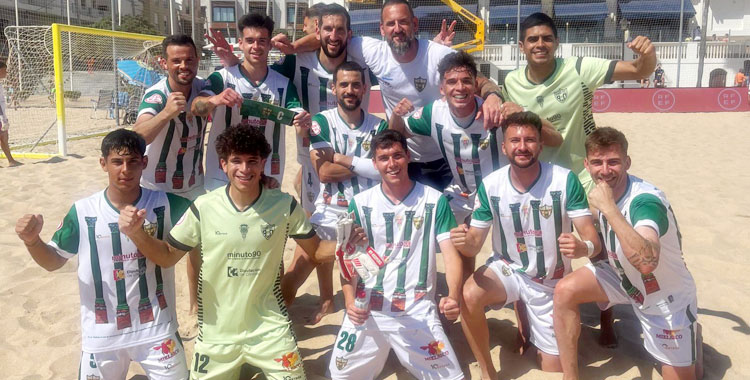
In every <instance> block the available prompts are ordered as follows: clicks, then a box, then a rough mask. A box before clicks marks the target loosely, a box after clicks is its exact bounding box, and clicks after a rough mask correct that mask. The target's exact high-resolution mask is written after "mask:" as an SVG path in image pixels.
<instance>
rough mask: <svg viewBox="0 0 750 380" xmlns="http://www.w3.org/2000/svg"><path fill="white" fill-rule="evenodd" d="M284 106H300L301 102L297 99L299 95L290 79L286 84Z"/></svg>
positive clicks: (289, 107) (290, 107)
mask: <svg viewBox="0 0 750 380" xmlns="http://www.w3.org/2000/svg"><path fill="white" fill-rule="evenodd" d="M284 107H285V108H287V109H292V108H302V103H300V101H299V95H297V87H296V86H295V85H294V83H293V82H292V80H291V79H290V80H289V83H288V84H287V85H286V97H285V98H284Z"/></svg>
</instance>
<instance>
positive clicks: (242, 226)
mask: <svg viewBox="0 0 750 380" xmlns="http://www.w3.org/2000/svg"><path fill="white" fill-rule="evenodd" d="M248 230H249V227H248V225H247V224H244V223H243V224H240V234H241V235H242V240H245V238H246V237H247V231H248Z"/></svg>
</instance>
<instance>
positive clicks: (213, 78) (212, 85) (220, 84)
mask: <svg viewBox="0 0 750 380" xmlns="http://www.w3.org/2000/svg"><path fill="white" fill-rule="evenodd" d="M222 91H224V77H222V76H221V73H220V72H218V71H214V72H213V73H211V75H209V76H208V78H206V83H205V85H204V86H203V89H202V90H201V93H204V94H211V95H216V94H221V92H222Z"/></svg>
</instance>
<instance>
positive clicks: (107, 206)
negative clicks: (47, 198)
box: [49, 188, 190, 353]
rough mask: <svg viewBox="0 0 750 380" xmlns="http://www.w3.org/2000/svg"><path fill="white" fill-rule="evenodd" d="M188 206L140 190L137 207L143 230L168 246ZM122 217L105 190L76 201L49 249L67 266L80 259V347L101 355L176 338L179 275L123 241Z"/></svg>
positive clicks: (171, 197) (185, 202)
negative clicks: (143, 212)
mask: <svg viewBox="0 0 750 380" xmlns="http://www.w3.org/2000/svg"><path fill="white" fill-rule="evenodd" d="M189 205H190V202H189V201H188V200H186V199H185V198H182V197H179V196H177V195H173V194H170V193H164V192H161V191H153V190H149V189H146V188H141V196H140V198H138V200H137V201H136V202H135V207H137V208H138V209H145V210H146V221H145V223H144V227H143V228H144V229H145V230H146V232H148V233H150V234H151V235H152V236H154V237H156V238H157V239H164V238H165V237H166V234H167V233H168V232H169V230H170V229H171V228H172V226H173V225H174V224H175V223H176V222H177V221H178V220H179V219H180V217H181V216H182V214H183V213H184V212H185V210H187V208H188V207H189ZM119 217H120V213H119V211H118V210H117V209H116V208H115V207H114V206H113V205H112V204H111V203H110V202H109V199H107V193H106V190H103V191H100V192H98V193H96V194H94V195H91V196H89V197H88V198H84V199H81V200H79V201H77V202H76V203H75V204H74V205H73V207H71V208H70V211H68V214H67V215H66V216H65V218H64V219H63V221H62V222H61V223H60V225H59V226H58V228H57V231H56V232H55V234H54V235H53V236H52V240H51V241H50V243H49V244H50V245H51V246H52V247H53V248H54V249H55V250H56V251H57V253H58V254H59V255H60V256H62V257H64V258H66V259H69V258H71V257H73V256H76V255H77V256H78V288H79V293H80V296H81V335H82V337H81V344H82V346H83V351H85V352H91V353H97V352H105V351H112V350H115V349H119V348H126V347H132V346H135V345H138V344H141V343H145V342H152V341H154V340H158V339H162V338H166V337H168V336H170V335H171V334H173V333H174V332H175V331H177V314H176V312H175V291H174V267H172V268H161V267H159V266H158V265H156V264H154V263H153V262H151V261H150V260H148V259H146V257H145V256H143V254H141V252H139V251H138V248H137V247H136V246H135V244H134V243H133V242H132V241H131V240H130V239H129V238H128V237H127V236H125V234H123V233H120V230H119V227H118V224H117V221H118V219H119Z"/></svg>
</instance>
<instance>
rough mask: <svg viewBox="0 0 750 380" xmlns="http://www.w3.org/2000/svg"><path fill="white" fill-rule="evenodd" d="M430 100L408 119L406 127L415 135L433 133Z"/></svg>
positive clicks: (431, 103)
mask: <svg viewBox="0 0 750 380" xmlns="http://www.w3.org/2000/svg"><path fill="white" fill-rule="evenodd" d="M433 104H434V102H430V103H429V104H428V105H426V106H424V108H422V109H421V110H418V111H417V112H415V113H413V114H412V115H411V116H409V118H408V119H407V120H406V128H407V129H408V130H409V132H411V133H412V134H414V135H422V136H429V135H430V133H431V129H432V128H430V125H431V124H432V105H433Z"/></svg>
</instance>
